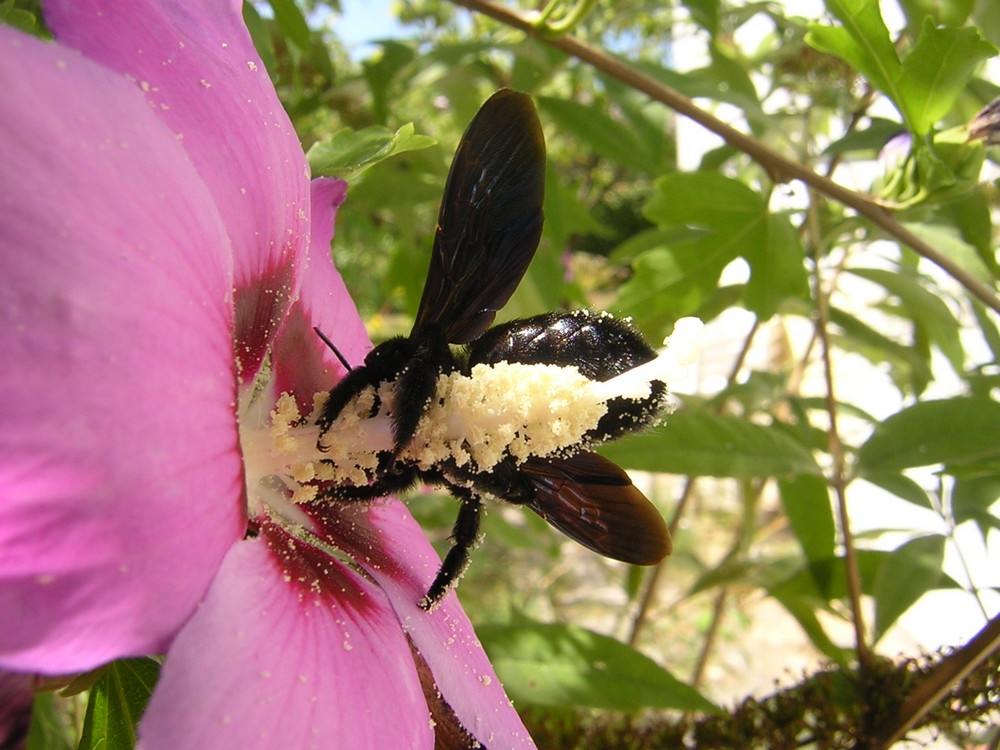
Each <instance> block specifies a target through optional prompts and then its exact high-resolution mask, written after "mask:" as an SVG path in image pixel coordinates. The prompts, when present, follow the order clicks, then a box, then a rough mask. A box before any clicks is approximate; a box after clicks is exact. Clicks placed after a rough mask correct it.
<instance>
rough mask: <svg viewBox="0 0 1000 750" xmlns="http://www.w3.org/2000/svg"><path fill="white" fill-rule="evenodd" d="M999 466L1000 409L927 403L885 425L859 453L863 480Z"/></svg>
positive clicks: (984, 403)
mask: <svg viewBox="0 0 1000 750" xmlns="http://www.w3.org/2000/svg"><path fill="white" fill-rule="evenodd" d="M982 460H1000V403H997V402H996V401H993V400H990V399H984V398H953V399H943V400H940V401H924V402H922V403H918V404H914V405H913V406H911V407H909V408H908V409H904V410H903V411H901V412H897V413H896V414H893V415H892V416H891V417H889V418H888V419H886V420H885V421H884V422H882V423H881V424H880V425H878V427H876V428H875V431H874V432H873V433H872V435H871V437H869V438H868V440H867V441H866V442H865V443H864V445H862V446H861V449H860V450H859V451H858V461H857V466H856V470H857V473H858V474H859V475H861V476H863V477H868V476H872V475H877V474H883V473H889V472H896V471H899V470H901V469H906V468H910V467H913V466H928V465H930V464H939V463H943V464H964V463H971V462H975V461H982Z"/></svg>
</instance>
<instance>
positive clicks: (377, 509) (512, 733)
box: [323, 501, 535, 749]
mask: <svg viewBox="0 0 1000 750" xmlns="http://www.w3.org/2000/svg"><path fill="white" fill-rule="evenodd" d="M323 523H324V525H325V526H326V528H327V531H328V533H329V534H330V536H331V537H335V538H336V539H337V543H338V546H340V547H341V549H343V550H345V551H346V552H348V553H349V554H350V555H351V556H352V557H353V558H354V559H355V560H356V561H357V562H358V563H359V564H360V565H361V566H362V567H363V568H364V569H365V571H366V572H367V573H368V574H369V575H370V576H371V577H372V578H373V579H374V580H375V582H376V583H378V585H379V586H380V587H381V589H382V591H383V592H384V594H385V595H386V596H387V597H388V598H389V601H390V602H391V603H392V607H393V609H395V611H396V616H397V617H398V618H399V621H400V622H401V623H402V625H403V629H404V630H405V631H406V633H407V635H409V637H410V639H411V640H412V641H413V644H414V646H415V647H416V649H417V651H418V652H419V653H420V655H421V656H422V657H423V659H424V660H425V661H426V662H427V664H428V666H429V667H430V669H431V672H432V673H433V675H434V680H435V682H436V683H437V686H438V688H439V689H440V691H441V695H442V697H443V698H444V700H445V701H446V702H447V703H448V704H449V705H450V706H451V708H452V710H453V711H454V712H455V716H456V717H457V718H458V720H459V721H460V722H461V723H462V725H463V726H464V727H465V728H466V729H467V730H468V731H469V732H471V733H472V735H473V736H474V737H475V738H476V739H477V740H479V742H481V743H482V744H483V745H485V746H486V747H490V748H511V749H513V748H533V747H534V746H535V745H534V742H533V741H532V739H531V737H530V735H529V734H528V731H527V730H526V729H525V728H524V724H523V723H522V722H521V719H520V717H519V716H518V715H517V712H516V711H515V710H514V708H513V706H512V705H511V703H510V699H509V698H508V697H507V694H506V693H505V692H504V689H503V685H501V684H500V680H499V679H498V678H497V676H496V673H495V672H494V671H493V666H492V665H491V664H490V662H489V659H488V658H487V657H486V653H485V652H484V651H483V649H482V646H481V645H480V643H479V640H478V639H477V638H476V634H475V631H474V630H473V629H472V623H470V622H469V618H468V616H467V615H466V614H465V612H464V611H463V610H462V607H461V605H460V604H459V602H458V599H457V598H456V596H455V594H454V593H450V594H448V595H447V596H446V597H445V598H444V600H443V601H442V602H441V604H440V605H438V606H437V607H436V608H435V609H434V610H433V611H432V612H425V611H424V610H422V609H420V607H419V606H418V605H417V603H418V602H419V601H420V599H421V598H422V597H423V596H424V594H425V593H426V592H427V589H428V587H429V586H430V585H431V582H432V581H433V580H434V577H435V576H436V575H437V572H438V567H439V566H440V565H441V560H440V558H439V557H438V555H437V553H435V552H434V548H433V547H431V544H430V542H429V541H428V540H427V536H426V534H424V532H423V530H422V529H421V528H420V526H419V525H418V524H417V522H416V521H415V520H414V519H413V516H411V515H410V512H409V510H407V508H406V506H405V505H403V504H402V503H399V502H396V501H386V502H379V503H375V504H372V505H370V506H368V507H362V506H359V505H358V504H344V503H341V504H340V505H339V506H331V507H330V508H329V509H328V512H327V514H326V515H325V516H324V519H323Z"/></svg>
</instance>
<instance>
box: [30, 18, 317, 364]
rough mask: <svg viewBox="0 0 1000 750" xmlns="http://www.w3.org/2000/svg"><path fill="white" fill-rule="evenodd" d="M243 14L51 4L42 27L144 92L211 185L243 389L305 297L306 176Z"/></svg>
mask: <svg viewBox="0 0 1000 750" xmlns="http://www.w3.org/2000/svg"><path fill="white" fill-rule="evenodd" d="M241 8H242V3H241V2H240V1H239V0H210V1H209V2H205V0H196V1H191V0H187V1H186V2H185V1H184V0H128V1H127V2H110V3H109V2H107V0H49V1H48V2H46V3H45V18H46V21H47V22H48V24H49V27H50V28H51V29H52V30H53V32H54V34H55V37H56V39H57V40H59V41H60V42H61V43H62V44H66V45H68V46H70V47H73V48H75V49H79V50H81V51H82V52H83V53H84V54H85V55H86V56H87V57H90V58H92V59H94V60H97V61H99V62H101V63H102V64H104V65H106V66H108V67H109V68H111V69H113V70H116V71H118V72H119V73H122V74H124V75H125V76H127V77H128V78H129V79H130V80H131V81H132V83H133V85H134V86H136V87H137V88H139V89H140V90H141V91H142V92H143V94H144V95H145V97H146V99H147V101H148V102H149V106H150V108H151V110H152V111H153V112H154V113H155V114H156V115H157V116H158V117H160V118H162V120H163V121H164V122H165V123H167V126H168V127H169V128H170V130H171V131H173V132H174V133H175V134H176V137H177V138H178V140H179V141H180V143H181V145H182V146H183V147H184V149H185V150H186V151H187V152H188V154H189V156H190V157H191V160H192V162H193V163H194V165H195V167H196V169H197V170H198V172H199V173H200V174H201V176H202V179H203V180H204V181H205V184H206V185H208V187H209V190H210V191H211V193H212V196H213V198H214V199H215V202H216V204H217V205H218V206H219V211H220V213H221V215H222V218H223V221H224V222H225V224H226V228H227V229H228V231H229V235H230V237H231V238H232V241H233V252H234V254H235V266H234V273H235V279H234V286H235V288H236V313H237V317H236V324H237V328H236V342H237V344H238V346H239V349H240V352H239V354H240V361H241V364H242V373H241V374H242V376H243V380H244V382H246V381H249V380H250V379H251V378H252V377H253V375H254V373H256V372H257V368H258V366H259V364H260V362H261V358H262V357H263V355H264V352H265V350H266V347H267V344H268V343H269V342H270V338H271V336H273V334H274V332H275V328H276V326H277V324H278V322H279V321H280V320H281V318H282V316H283V315H284V312H285V309H286V307H287V305H288V304H289V303H290V301H291V300H292V298H293V297H294V296H295V293H296V290H297V288H298V283H299V276H300V274H301V273H302V270H303V269H302V266H303V264H304V261H305V253H306V250H307V247H306V243H307V241H308V236H309V178H308V168H307V166H306V162H305V157H304V155H303V153H302V147H301V145H300V144H299V140H298V137H297V136H296V134H295V131H294V129H293V128H292V125H291V122H290V121H289V119H288V117H287V115H286V114H285V112H284V110H283V109H282V107H281V104H280V102H279V101H278V98H277V95H276V94H275V91H274V87H273V86H272V85H271V81H270V78H269V77H268V74H267V70H266V69H265V68H264V65H263V63H261V61H260V58H259V57H258V55H257V52H256V50H255V49H254V46H253V43H252V42H251V40H250V36H249V34H248V33H247V30H246V26H245V25H244V23H243V17H242V13H241Z"/></svg>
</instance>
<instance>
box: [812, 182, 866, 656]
mask: <svg viewBox="0 0 1000 750" xmlns="http://www.w3.org/2000/svg"><path fill="white" fill-rule="evenodd" d="M809 198H810V204H811V205H812V204H814V203H815V201H814V200H813V195H812V192H811V191H810V196H809ZM813 215H814V213H813V212H812V211H810V216H813ZM813 234H814V233H813ZM817 240H818V238H815V237H814V239H813V241H812V242H811V243H810V245H811V247H812V248H813V253H814V257H813V264H812V265H813V285H814V291H813V294H814V297H815V299H816V326H815V329H816V334H817V336H818V338H819V342H820V358H821V360H822V363H823V378H824V380H825V382H826V394H825V400H826V411H827V415H828V419H829V421H830V432H829V436H828V438H827V440H828V443H829V451H830V456H831V458H832V459H833V466H832V468H831V470H830V478H829V480H830V485H831V486H832V487H833V492H834V496H835V497H836V499H837V517H838V521H839V522H840V533H841V534H842V536H843V541H844V567H845V573H846V576H847V596H848V599H849V601H850V604H851V615H852V617H851V619H852V621H853V625H854V643H855V650H856V652H857V655H858V664H859V665H860V667H861V671H862V674H864V673H865V672H866V671H867V670H868V668H869V667H870V665H871V651H870V650H869V648H868V640H867V637H866V635H865V621H864V611H863V610H862V608H861V574H860V572H859V570H858V555H857V549H856V548H855V545H854V534H853V532H852V531H851V519H850V514H849V513H848V511H847V467H846V462H845V459H844V445H843V442H842V441H841V439H840V430H839V429H838V426H837V393H836V389H835V388H834V377H833V360H832V356H831V350H832V348H833V347H832V345H831V343H830V335H829V325H830V304H829V303H830V300H829V297H828V296H827V290H826V289H825V288H824V286H823V276H822V262H821V260H822V259H821V254H820V252H819V244H818V241H817Z"/></svg>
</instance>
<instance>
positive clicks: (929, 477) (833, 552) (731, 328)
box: [0, 0, 1000, 748]
mask: <svg viewBox="0 0 1000 750" xmlns="http://www.w3.org/2000/svg"><path fill="white" fill-rule="evenodd" d="M4 5H7V6H8V7H7V9H6V10H5V11H4V13H7V14H8V22H14V21H11V19H10V17H9V16H10V14H12V13H15V12H16V11H15V10H14V9H12V7H11V6H10V3H9V2H8V3H6V4H4ZM18 5H19V6H20V7H25V4H23V3H19V4H18ZM554 5H555V7H554V8H552V9H550V10H552V11H553V13H552V14H551V16H550V17H549V19H548V21H546V22H538V21H537V19H538V17H539V14H538V10H539V9H540V6H538V7H536V6H534V5H532V4H531V3H528V2H520V3H515V2H508V3H506V4H505V5H501V6H489V5H488V4H487V3H482V2H473V1H471V0H468V1H463V2H461V3H450V2H443V1H440V0H415V1H414V2H396V3H392V4H391V6H390V5H388V4H386V5H383V4H382V3H367V4H366V3H337V2H319V1H317V0H271V1H270V2H264V1H263V0H261V1H255V2H248V3H246V4H245V6H244V7H245V17H246V20H247V23H248V26H249V28H250V29H251V32H252V34H253V35H254V39H255V42H256V44H257V46H258V49H259V50H260V52H261V55H262V57H263V59H264V62H265V64H266V65H267V67H268V70H269V71H270V73H271V76H272V78H273V80H274V81H275V84H276V86H277V89H278V92H279V94H280V95H281V97H282V100H283V101H284V103H285V106H286V108H287V110H288V112H289V114H290V116H291V118H292V120H293V122H294V124H295V126H296V128H297V130H298V132H299V134H300V136H301V139H302V142H303V144H304V145H305V146H306V148H307V149H311V150H310V162H311V164H312V165H313V168H314V173H316V174H332V175H338V176H342V177H344V178H345V179H347V180H348V182H349V183H350V191H349V195H348V199H347V202H346V203H345V204H344V206H343V207H342V208H341V210H340V213H339V216H338V224H337V236H336V237H335V239H334V243H333V248H332V253H333V257H334V260H335V262H336V264H337V267H338V268H339V269H340V271H341V273H342V274H343V276H344V278H345V280H346V282H347V285H348V288H349V289H350V290H351V291H352V294H353V296H354V299H355V301H356V303H357V305H358V309H359V311H360V313H361V315H362V317H363V319H365V320H366V321H367V323H368V326H369V331H370V334H371V336H372V338H373V340H374V341H376V342H377V341H379V340H382V339H384V338H387V337H389V336H391V335H394V334H397V333H405V332H406V331H408V330H409V328H410V325H411V324H412V320H413V315H414V312H415V310H416V306H417V302H418V301H419V297H420V291H421V287H422V283H423V278H424V274H425V271H426V266H427V262H428V257H429V250H430V247H431V242H432V236H433V230H434V225H435V218H436V212H437V202H438V200H439V199H440V195H441V192H442V189H443V185H444V178H445V174H446V172H447V168H448V165H449V162H450V158H451V154H452V153H453V150H454V148H455V146H456V144H457V143H458V139H459V137H460V135H461V133H462V131H463V130H464V128H465V126H466V124H467V123H468V122H469V120H470V119H471V118H472V116H473V114H474V113H475V111H476V110H477V109H478V107H479V105H480V104H481V103H482V102H483V101H484V100H485V99H486V98H487V97H488V96H489V95H490V94H491V93H492V92H493V91H494V90H496V89H497V88H499V87H502V86H509V87H512V88H515V89H519V90H521V91H525V92H528V93H530V94H531V95H532V96H533V97H534V98H535V101H536V104H537V106H538V109H539V114H540V118H541V120H542V123H543V126H544V128H545V131H546V138H547V146H548V167H547V169H548V179H547V193H546V199H545V215H546V224H545V233H544V236H543V240H542V244H541V247H540V249H539V252H538V254H537V256H536V258H535V261H534V262H533V264H532V266H531V268H530V269H529V271H528V274H527V276H526V278H525V280H524V281H523V282H522V284H521V286H520V288H519V289H518V291H517V293H516V294H515V296H514V298H513V299H512V300H511V302H510V303H509V304H508V305H507V307H506V308H505V309H504V310H503V312H502V314H501V317H502V318H513V317H522V316H527V315H533V314H536V313H540V312H544V311H548V310H552V309H558V308H568V307H579V306H590V307H597V308H601V309H607V310H609V311H611V312H614V313H616V314H619V315H628V316H631V317H632V318H633V320H634V321H635V323H636V324H637V325H638V326H639V327H640V328H641V329H642V330H643V331H644V332H645V333H646V334H647V335H648V336H649V337H650V339H652V340H655V341H659V340H662V339H663V337H664V336H665V335H667V334H668V333H669V332H670V331H671V329H672V326H673V323H674V321H676V320H677V319H678V318H679V317H682V316H688V315H694V316H698V317H700V318H701V319H702V320H704V321H705V322H706V323H707V324H708V327H707V329H706V333H705V340H704V342H703V354H702V357H701V360H700V361H699V363H698V365H697V366H696V367H695V368H694V371H693V372H692V374H691V376H690V377H689V378H688V380H687V381H685V382H684V383H682V384H679V385H678V386H677V388H676V394H675V395H676V396H677V397H678V399H679V401H680V408H679V410H678V411H677V412H676V413H675V414H673V415H672V416H671V417H670V418H669V419H668V420H667V421H666V423H665V424H664V425H663V426H660V427H658V428H656V429H654V430H652V431H650V432H648V433H646V434H642V435H640V436H636V437H634V438H629V439H627V440H622V441H621V442H619V443H616V444H614V445H611V446H607V448H606V449H605V450H604V452H605V453H606V454H607V455H608V456H610V457H612V458H613V459H614V460H615V461H616V462H618V463H620V464H621V465H622V466H624V467H626V468H628V469H629V470H633V471H635V472H636V474H635V476H636V482H637V483H638V484H640V485H641V486H642V487H643V488H644V489H645V490H646V491H647V493H648V495H649V496H650V498H651V499H652V500H653V501H654V502H655V503H656V504H657V505H658V507H660V508H661V509H662V511H663V514H664V516H665V517H666V518H667V519H668V521H669V522H670V525H671V528H672V530H673V532H674V544H675V551H674V554H673V556H672V557H670V558H668V559H667V560H666V561H665V562H664V563H663V565H662V566H660V567H659V568H657V569H652V570H651V569H629V568H627V567H626V566H623V565H621V564H618V563H613V562H610V561H606V560H603V559H599V558H598V557H597V556H596V555H593V554H591V553H589V552H587V551H586V550H583V549H582V548H579V547H578V546H577V545H575V544H573V543H572V542H571V541H569V540H567V539H565V538H563V537H561V536H560V535H559V534H558V532H555V531H554V530H552V529H550V528H548V527H547V526H546V524H545V523H544V522H542V521H541V520H540V519H538V518H537V517H534V516H533V515H531V514H527V513H523V512H521V511H519V510H518V509H517V508H505V507H501V506H496V505H495V506H493V507H491V511H490V514H489V517H488V518H487V523H486V529H485V540H484V542H483V544H482V545H481V546H480V548H478V549H477V550H476V552H475V553H474V558H473V563H472V566H471V568H470V571H469V573H468V575H467V576H466V577H465V579H464V580H463V582H462V585H461V586H460V587H459V595H460V597H461V599H462V602H463V604H464V605H465V607H466V609H467V610H468V611H469V613H470V616H471V617H472V620H473V622H474V623H476V625H477V630H478V631H479V633H480V635H481V637H482V639H483V642H484V645H485V646H486V648H487V650H488V651H489V653H490V655H491V657H492V659H493V660H494V663H495V666H496V668H497V671H498V673H499V674H500V676H501V678H502V679H503V680H504V683H505V685H506V687H507V689H508V692H509V693H510V695H511V696H512V698H513V699H514V700H515V703H516V705H517V706H518V708H519V709H520V710H522V712H523V713H524V715H525V716H526V718H527V720H528V722H529V726H530V727H531V728H532V730H533V733H534V735H535V736H536V739H537V741H538V743H539V746H540V747H587V748H595V747H681V746H688V747H699V748H709V747H712V748H714V747H719V748H732V747H799V746H814V747H889V746H892V745H894V744H895V743H896V742H897V741H898V740H899V739H900V738H901V737H903V736H904V735H905V734H906V733H907V732H909V731H912V730H911V727H920V726H929V727H931V728H932V729H933V735H932V736H934V737H937V738H938V740H937V741H938V742H940V743H942V746H955V745H957V746H970V747H971V746H973V745H976V744H977V743H978V745H979V746H984V745H985V744H987V743H991V744H990V746H991V747H997V743H998V742H1000V736H998V732H997V729H996V727H995V726H993V725H994V724H995V723H996V722H997V719H998V715H997V712H996V708H995V706H996V705H997V703H998V702H1000V694H998V686H997V682H998V680H997V669H998V661H997V658H998V657H997V650H998V644H1000V620H998V615H997V613H998V611H1000V565H998V563H1000V535H998V530H1000V402H998V400H997V394H998V387H1000V325H998V324H1000V313H998V311H1000V301H998V298H997V280H998V277H1000V265H998V259H997V252H996V230H995V219H996V216H997V209H998V196H997V183H996V180H997V176H998V174H1000V171H998V168H997V156H998V153H1000V152H998V151H997V148H996V145H995V144H1000V132H998V129H1000V112H998V111H996V110H1000V106H997V107H996V110H991V109H988V108H987V109H986V110H984V107H988V105H989V104H990V103H991V102H992V101H994V99H995V98H996V97H997V96H998V95H1000V85H998V83H1000V78H998V72H1000V67H998V65H997V60H996V54H997V48H996V46H994V45H1000V4H997V3H996V2H994V0H945V1H944V2H929V1H928V0H898V2H885V3H881V4H880V3H878V2H874V1H873V0H825V2H823V3H820V2H810V3H781V2H771V1H768V0H764V1H762V2H735V1H732V0H686V1H682V0H673V1H672V2H651V1H649V0H628V1H627V2H611V1H610V0H596V1H587V2H581V3H570V2H566V3H555V4H554ZM462 6H469V7H462ZM2 7H3V5H0V8H2ZM490 7H492V8H493V10H492V11H491V10H490ZM497 7H499V10H497ZM382 14H385V15H384V16H383V15H382ZM491 16H496V17H491ZM518 19H521V20H518ZM525 19H527V20H528V21H530V20H531V19H536V24H535V27H534V29H533V30H532V31H530V32H528V33H526V32H525V31H524V28H525V25H526V20H525ZM14 20H15V21H16V20H17V19H14ZM346 29H352V32H351V33H352V34H353V35H357V34H358V33H361V34H363V35H364V39H363V41H364V43H361V41H362V40H359V39H358V38H357V36H355V37H354V38H350V39H349V38H347V37H346V36H345V32H344V30H346ZM359 29H360V30H361V31H358V30H359ZM567 38H569V39H570V40H571V43H570V44H567V43H566V40H567ZM574 45H577V46H574ZM580 49H583V50H584V51H585V52H586V51H587V50H596V51H597V53H598V54H597V56H596V57H587V55H588V54H589V53H587V54H584V55H583V57H585V58H586V60H584V59H581V55H580V53H579V50H580ZM623 71H624V72H623ZM664 92H665V93H664ZM678 102H680V106H681V108H682V111H684V110H683V108H684V107H687V106H690V107H691V108H692V109H697V110H698V111H700V112H701V113H702V114H703V115H704V119H703V120H702V122H703V124H704V125H707V127H704V126H703V125H695V124H693V123H692V121H691V120H690V119H689V118H688V117H686V116H682V115H679V114H678ZM687 114H690V110H688V111H687ZM699 116H700V115H699ZM726 127H731V128H732V129H735V131H738V133H740V134H742V136H743V137H742V139H738V138H733V137H732V136H731V135H730V134H729V133H728V131H726ZM720 135H721V136H724V137H720ZM845 188H846V190H845ZM848 191H850V192H848ZM410 507H411V509H412V510H413V512H414V513H415V514H416V515H417V516H418V518H419V519H420V521H421V522H422V524H423V525H424V527H425V528H426V529H427V531H428V533H429V534H430V535H431V536H432V538H433V539H435V540H436V542H438V543H440V545H441V546H440V549H445V548H446V546H447V539H446V537H447V534H448V533H449V530H450V528H451V524H452V522H453V519H454V513H455V502H454V500H453V499H452V498H449V497H446V496H440V495H434V494H433V493H430V494H429V495H428V496H427V497H423V496H421V497H413V498H411V499H410ZM942 646H946V647H949V648H946V649H944V650H941V651H936V649H937V648H938V647H942ZM923 736H924V737H925V739H926V737H927V735H926V734H925V735H923ZM948 743H951V744H948Z"/></svg>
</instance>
